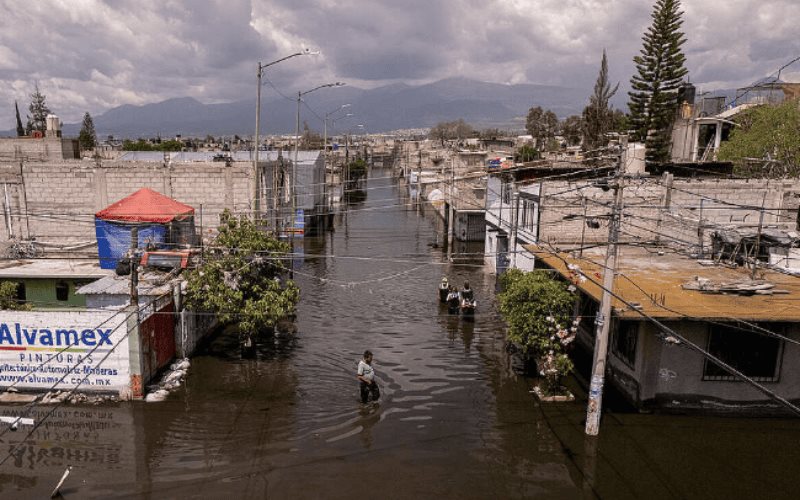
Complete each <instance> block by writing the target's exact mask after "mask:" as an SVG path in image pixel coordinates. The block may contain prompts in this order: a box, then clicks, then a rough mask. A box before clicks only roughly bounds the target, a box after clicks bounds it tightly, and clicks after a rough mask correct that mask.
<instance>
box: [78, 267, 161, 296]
mask: <svg viewBox="0 0 800 500" xmlns="http://www.w3.org/2000/svg"><path fill="white" fill-rule="evenodd" d="M164 277H165V275H164V274H163V273H153V272H148V273H143V274H142V275H140V276H139V286H138V287H137V289H138V290H139V295H147V296H161V295H164V294H165V293H169V291H170V289H171V288H172V285H171V284H170V282H166V283H165V282H164V281H163V280H164ZM75 293H76V294H77V295H129V294H130V293H131V279H130V277H129V276H118V275H116V274H111V275H108V276H106V277H104V278H101V279H99V280H97V281H94V282H92V283H89V284H88V285H84V286H82V287H80V288H79V289H77V290H76V291H75Z"/></svg>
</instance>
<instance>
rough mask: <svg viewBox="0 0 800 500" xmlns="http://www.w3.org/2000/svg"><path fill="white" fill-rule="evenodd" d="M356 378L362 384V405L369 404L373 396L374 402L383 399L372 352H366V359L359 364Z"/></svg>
mask: <svg viewBox="0 0 800 500" xmlns="http://www.w3.org/2000/svg"><path fill="white" fill-rule="evenodd" d="M356 378H358V381H359V382H360V384H359V385H360V388H361V402H362V403H367V402H368V401H369V398H370V396H372V400H373V401H377V400H378V399H379V398H380V397H381V391H380V389H379V388H378V383H377V382H375V369H374V368H372V353H371V352H370V351H364V357H363V358H362V359H361V361H359V362H358V370H357V372H356Z"/></svg>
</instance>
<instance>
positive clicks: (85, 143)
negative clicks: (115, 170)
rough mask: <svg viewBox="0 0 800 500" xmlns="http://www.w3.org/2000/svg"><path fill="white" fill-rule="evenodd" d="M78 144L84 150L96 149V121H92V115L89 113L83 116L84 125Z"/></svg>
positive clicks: (79, 134)
mask: <svg viewBox="0 0 800 500" xmlns="http://www.w3.org/2000/svg"><path fill="white" fill-rule="evenodd" d="M78 143H79V144H80V145H81V149H83V150H88V149H94V147H95V146H96V145H97V133H96V132H95V131H94V121H93V120H92V115H90V114H89V112H88V111H87V112H86V114H84V115H83V125H81V131H80V132H79V133H78Z"/></svg>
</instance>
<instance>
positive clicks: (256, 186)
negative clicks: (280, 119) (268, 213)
mask: <svg viewBox="0 0 800 500" xmlns="http://www.w3.org/2000/svg"><path fill="white" fill-rule="evenodd" d="M317 54H319V51H315V52H312V51H311V50H310V49H303V50H301V51H300V52H295V53H294V54H290V55H288V56H286V57H282V58H280V59H278V60H276V61H272V62H270V63H267V64H261V61H259V62H258V72H257V74H256V80H257V82H258V83H257V85H258V86H257V89H256V134H255V138H254V140H253V143H254V144H253V145H254V147H255V151H254V152H253V192H252V196H253V221H257V219H258V217H259V215H260V213H259V212H260V210H261V186H260V184H261V176H260V175H259V171H258V147H259V134H260V132H261V77H262V76H263V75H264V70H265V69H266V68H268V67H270V66H273V65H275V64H278V63H279V62H283V61H285V60H287V59H291V58H292V57H297V56H311V55H317ZM273 184H274V183H273ZM273 196H274V193H273Z"/></svg>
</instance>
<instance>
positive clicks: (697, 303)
mask: <svg viewBox="0 0 800 500" xmlns="http://www.w3.org/2000/svg"><path fill="white" fill-rule="evenodd" d="M525 248H526V249H527V250H528V251H529V252H531V253H533V254H534V255H535V257H536V259H538V260H540V261H541V262H544V263H545V264H546V265H547V266H549V267H551V268H553V269H556V270H557V271H558V272H559V273H560V274H561V275H562V276H564V277H566V278H568V279H571V278H573V277H574V275H573V273H571V272H570V270H569V269H567V265H566V264H565V262H564V261H566V262H567V263H569V264H574V265H577V266H579V267H580V268H581V271H582V272H584V273H586V274H588V275H589V276H591V277H592V279H593V280H595V281H597V282H598V284H595V283H592V281H591V280H586V281H584V282H582V283H581V282H578V281H575V280H574V279H573V280H572V281H573V283H575V285H576V286H577V287H578V288H580V289H581V290H582V291H583V292H584V293H586V294H587V295H589V296H591V297H592V298H593V299H594V300H596V301H598V302H599V301H600V297H601V295H602V288H601V286H600V283H602V281H603V270H602V263H603V258H604V256H605V247H603V248H594V249H589V250H584V252H583V258H574V257H572V256H570V255H569V254H567V253H561V254H559V255H558V256H555V255H553V254H552V252H551V251H549V250H547V249H543V248H541V247H539V246H537V245H526V246H525ZM562 259H563V260H562ZM617 267H618V272H619V274H618V275H617V278H616V280H615V283H614V292H615V293H616V294H618V295H619V296H620V297H622V298H623V299H625V301H626V302H628V303H639V304H640V305H641V309H640V310H641V311H642V312H644V313H645V314H647V315H649V316H651V317H654V318H658V319H667V320H677V319H682V318H684V317H688V318H691V319H713V320H722V321H726V320H727V321H730V320H734V319H742V320H746V321H785V322H794V321H800V302H798V298H800V278H798V277H795V276H789V275H785V274H782V273H778V272H774V271H764V272H763V274H764V278H763V279H764V280H766V281H768V282H770V283H774V284H775V288H776V289H780V290H785V291H787V292H788V293H787V294H780V295H751V296H743V295H738V294H712V293H707V292H701V291H697V290H684V289H683V288H682V285H684V284H685V283H689V282H692V281H695V277H697V276H699V277H701V278H707V279H709V280H712V281H714V282H729V283H731V282H737V281H745V280H747V278H748V276H749V274H748V273H747V272H745V271H744V270H741V269H731V268H727V267H722V266H704V265H702V264H700V263H699V262H697V261H696V260H692V259H689V258H686V257H682V256H679V255H675V254H671V253H665V254H664V255H658V253H657V252H648V251H647V250H645V249H641V248H631V247H623V248H620V251H619V257H618V265H617ZM760 273H761V272H759V274H760ZM662 299H663V304H662ZM613 307H614V310H615V312H614V314H615V315H616V316H618V317H621V318H625V319H639V320H640V319H643V317H642V315H641V314H639V313H638V312H636V310H634V309H631V308H628V307H627V306H626V305H625V304H623V303H622V302H621V301H619V300H618V299H614V300H613Z"/></svg>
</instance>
